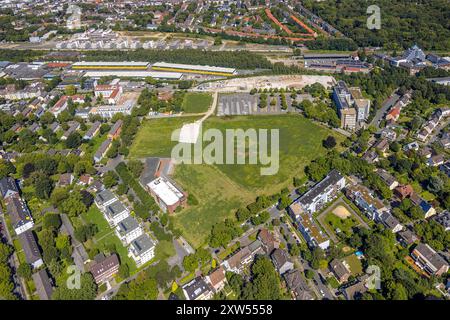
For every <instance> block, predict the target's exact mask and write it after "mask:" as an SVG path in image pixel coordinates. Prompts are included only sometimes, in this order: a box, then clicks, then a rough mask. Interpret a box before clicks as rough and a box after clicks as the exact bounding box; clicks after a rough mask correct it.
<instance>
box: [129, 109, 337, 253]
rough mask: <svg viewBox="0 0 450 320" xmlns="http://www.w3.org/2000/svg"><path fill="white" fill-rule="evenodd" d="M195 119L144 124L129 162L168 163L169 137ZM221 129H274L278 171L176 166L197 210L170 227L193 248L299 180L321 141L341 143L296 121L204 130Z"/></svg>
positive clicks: (216, 124)
mask: <svg viewBox="0 0 450 320" xmlns="http://www.w3.org/2000/svg"><path fill="white" fill-rule="evenodd" d="M196 119H198V118H194V117H183V118H165V119H152V120H147V121H145V122H144V123H142V125H141V129H140V130H139V132H138V134H137V135H136V139H135V141H134V143H133V145H132V146H131V148H130V156H129V157H130V158H144V157H149V156H159V157H170V155H171V150H172V148H173V146H175V145H176V141H171V134H172V132H173V131H174V130H175V129H178V128H181V127H182V125H183V124H184V123H189V122H193V121H194V120H196ZM210 128H215V129H219V130H220V131H222V132H224V131H225V129H244V130H247V129H250V128H255V129H279V142H280V154H279V160H280V164H279V171H278V173H277V174H275V175H271V176H261V174H260V169H261V166H260V165H237V164H235V165H206V164H202V165H178V166H177V167H176V170H175V173H174V179H175V180H176V181H177V182H178V183H179V184H180V185H181V186H182V187H183V188H184V189H185V190H186V191H187V192H189V193H192V194H194V196H195V197H196V198H197V199H198V201H199V205H196V206H194V207H189V208H186V209H184V210H182V211H181V212H179V213H176V214H175V216H174V218H173V222H174V223H175V225H176V226H177V227H179V228H180V229H181V230H182V231H183V235H184V236H185V237H186V239H187V240H188V241H190V242H191V243H192V244H193V245H194V246H199V245H201V244H203V243H204V242H205V241H206V240H207V236H208V235H209V232H210V230H211V226H212V225H213V224H215V223H216V222H218V221H222V220H223V219H225V218H226V217H230V216H232V215H233V214H234V212H235V211H236V209H237V208H239V207H240V206H242V205H246V204H248V203H250V202H252V201H254V199H255V198H256V196H258V195H260V194H273V193H277V192H279V191H280V190H281V189H282V188H283V187H287V186H290V185H291V184H292V177H294V176H297V177H301V176H303V175H304V173H303V169H304V168H305V166H306V165H307V164H308V163H309V162H310V161H311V160H312V159H314V158H316V157H318V156H320V155H323V154H324V153H325V152H326V150H325V149H324V148H323V146H322V140H323V139H325V138H326V137H327V136H328V135H333V136H335V137H336V139H337V140H338V142H340V141H342V140H343V138H342V137H341V136H339V135H337V134H336V133H335V132H333V131H331V130H329V129H327V128H324V127H321V126H319V125H317V124H315V123H313V122H311V121H310V120H308V119H305V118H303V117H302V116H299V115H293V114H289V115H282V116H280V115H278V116H277V115H275V116H240V117H227V118H219V117H211V118H209V119H208V120H206V122H205V123H204V125H203V130H204V131H205V130H206V129H210Z"/></svg>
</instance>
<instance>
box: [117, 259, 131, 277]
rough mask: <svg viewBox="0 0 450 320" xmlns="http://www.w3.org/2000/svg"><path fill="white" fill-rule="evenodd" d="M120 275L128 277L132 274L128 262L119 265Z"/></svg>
mask: <svg viewBox="0 0 450 320" xmlns="http://www.w3.org/2000/svg"><path fill="white" fill-rule="evenodd" d="M119 276H120V277H121V278H122V279H126V278H128V277H129V276H130V267H129V266H128V265H127V264H126V263H122V264H121V265H120V267H119Z"/></svg>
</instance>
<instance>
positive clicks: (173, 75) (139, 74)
mask: <svg viewBox="0 0 450 320" xmlns="http://www.w3.org/2000/svg"><path fill="white" fill-rule="evenodd" d="M109 76H114V77H119V78H120V77H123V78H125V77H127V78H147V77H151V78H155V79H170V80H179V79H181V77H182V76H183V74H182V73H180V72H158V71H133V70H108V71H86V73H85V74H84V77H90V78H101V77H109Z"/></svg>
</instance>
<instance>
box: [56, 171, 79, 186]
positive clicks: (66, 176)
mask: <svg viewBox="0 0 450 320" xmlns="http://www.w3.org/2000/svg"><path fill="white" fill-rule="evenodd" d="M74 179H75V177H74V176H73V174H71V173H63V174H61V175H60V176H59V180H58V187H68V186H70V185H71V184H72V182H73V180H74Z"/></svg>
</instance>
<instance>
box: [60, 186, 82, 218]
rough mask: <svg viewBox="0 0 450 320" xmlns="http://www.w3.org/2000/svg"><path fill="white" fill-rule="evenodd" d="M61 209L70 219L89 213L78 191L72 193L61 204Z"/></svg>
mask: <svg viewBox="0 0 450 320" xmlns="http://www.w3.org/2000/svg"><path fill="white" fill-rule="evenodd" d="M60 209H61V211H62V212H63V213H66V214H67V215H68V216H69V217H76V216H79V215H80V214H82V213H85V212H86V211H87V208H86V205H85V204H84V203H83V197H82V196H81V194H80V192H78V191H74V192H72V193H70V195H69V197H68V198H67V199H65V200H64V201H63V202H62V203H61V205H60Z"/></svg>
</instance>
